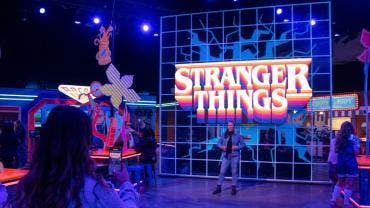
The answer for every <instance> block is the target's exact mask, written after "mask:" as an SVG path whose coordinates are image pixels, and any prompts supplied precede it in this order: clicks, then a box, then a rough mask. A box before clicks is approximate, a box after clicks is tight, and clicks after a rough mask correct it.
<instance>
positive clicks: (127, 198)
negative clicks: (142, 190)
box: [95, 164, 139, 208]
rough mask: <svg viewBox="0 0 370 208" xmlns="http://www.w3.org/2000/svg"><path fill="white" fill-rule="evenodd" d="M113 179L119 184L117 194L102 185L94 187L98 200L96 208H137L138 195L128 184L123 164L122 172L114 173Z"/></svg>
mask: <svg viewBox="0 0 370 208" xmlns="http://www.w3.org/2000/svg"><path fill="white" fill-rule="evenodd" d="M115 178H116V179H117V181H118V183H120V184H121V185H120V188H119V191H118V192H116V191H115V190H113V189H112V188H109V187H103V186H102V185H98V186H97V187H96V191H95V195H96V197H97V199H98V200H97V201H98V204H99V206H98V207H124V208H137V207H138V206H137V202H138V200H139V194H138V193H137V192H136V191H135V189H134V186H133V185H132V184H131V183H130V181H129V176H128V172H127V169H126V166H125V165H124V164H122V170H121V171H120V172H115Z"/></svg>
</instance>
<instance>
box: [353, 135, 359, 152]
mask: <svg viewBox="0 0 370 208" xmlns="http://www.w3.org/2000/svg"><path fill="white" fill-rule="evenodd" d="M353 150H354V152H355V155H358V154H360V140H359V138H358V137H357V136H353Z"/></svg>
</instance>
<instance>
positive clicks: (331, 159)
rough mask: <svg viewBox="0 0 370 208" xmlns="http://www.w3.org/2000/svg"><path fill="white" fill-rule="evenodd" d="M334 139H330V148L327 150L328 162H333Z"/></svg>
mask: <svg viewBox="0 0 370 208" xmlns="http://www.w3.org/2000/svg"><path fill="white" fill-rule="evenodd" d="M335 154H336V153H335V139H330V150H329V157H328V162H329V163H333V164H334V157H335Z"/></svg>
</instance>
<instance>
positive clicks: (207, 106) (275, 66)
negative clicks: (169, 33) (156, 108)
mask: <svg viewBox="0 0 370 208" xmlns="http://www.w3.org/2000/svg"><path fill="white" fill-rule="evenodd" d="M310 63H311V59H310V58H304V59H276V60H258V61H233V62H209V63H192V64H177V65H176V73H175V99H176V101H177V102H178V104H179V105H180V106H181V107H182V108H183V109H184V110H186V111H192V110H193V108H194V110H196V116H197V122H199V123H204V122H206V118H207V121H208V123H221V122H225V121H227V120H235V121H236V122H238V123H240V122H242V121H244V120H247V121H248V122H250V123H252V122H258V123H276V124H279V123H282V122H284V121H285V120H286V118H287V115H288V110H299V109H302V108H304V107H305V106H306V104H307V103H308V101H309V100H310V98H311V97H312V89H311V87H310V85H309V83H308V72H309V64H310Z"/></svg>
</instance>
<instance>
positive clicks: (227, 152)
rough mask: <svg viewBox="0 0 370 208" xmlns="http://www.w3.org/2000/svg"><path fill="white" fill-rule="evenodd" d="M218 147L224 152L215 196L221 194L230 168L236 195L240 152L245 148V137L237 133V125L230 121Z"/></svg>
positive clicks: (233, 189)
mask: <svg viewBox="0 0 370 208" xmlns="http://www.w3.org/2000/svg"><path fill="white" fill-rule="evenodd" d="M217 146H218V147H219V148H220V149H221V151H222V156H221V159H222V163H221V169H220V175H219V177H218V182H217V187H216V189H215V190H214V191H213V194H218V193H220V192H221V185H222V183H223V181H224V178H225V174H226V171H227V169H228V168H229V166H231V173H232V188H231V194H232V195H236V182H237V181H238V165H239V160H240V150H241V149H242V148H243V147H245V144H244V141H243V136H241V135H240V134H238V133H236V132H235V123H234V122H233V121H229V122H228V123H227V131H226V132H225V133H224V135H223V136H222V137H221V138H220V140H219V141H218V144H217Z"/></svg>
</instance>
